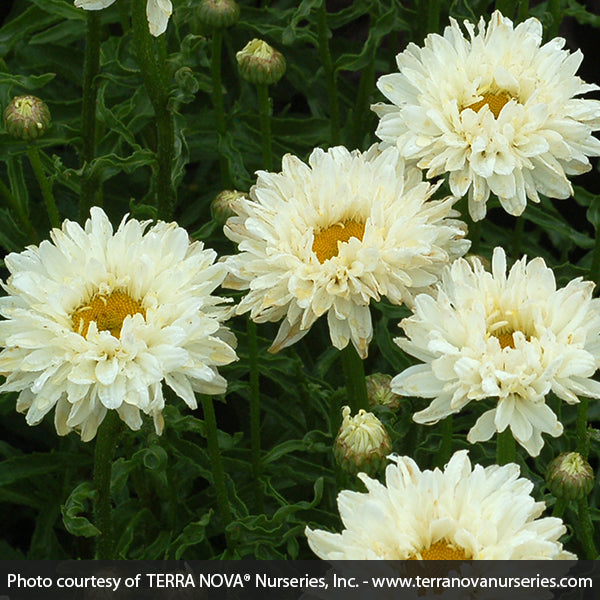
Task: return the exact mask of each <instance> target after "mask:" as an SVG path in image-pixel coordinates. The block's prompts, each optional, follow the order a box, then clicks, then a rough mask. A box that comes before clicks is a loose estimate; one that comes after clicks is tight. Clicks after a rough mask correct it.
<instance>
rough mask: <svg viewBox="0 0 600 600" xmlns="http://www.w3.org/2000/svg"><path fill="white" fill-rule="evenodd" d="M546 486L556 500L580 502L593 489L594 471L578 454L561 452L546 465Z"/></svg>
mask: <svg viewBox="0 0 600 600" xmlns="http://www.w3.org/2000/svg"><path fill="white" fill-rule="evenodd" d="M546 484H547V485H548V488H549V489H550V491H551V492H552V493H553V494H554V495H555V496H556V497H557V498H564V499H565V500H580V499H581V498H585V497H586V496H587V495H588V494H589V493H590V492H591V491H592V488H593V487H594V471H592V467H590V465H589V463H588V462H587V461H586V460H585V459H584V458H583V456H581V454H579V452H563V453H562V454H559V455H558V456H557V457H556V458H555V459H554V460H553V461H552V462H551V463H550V464H549V465H548V468H547V469H546Z"/></svg>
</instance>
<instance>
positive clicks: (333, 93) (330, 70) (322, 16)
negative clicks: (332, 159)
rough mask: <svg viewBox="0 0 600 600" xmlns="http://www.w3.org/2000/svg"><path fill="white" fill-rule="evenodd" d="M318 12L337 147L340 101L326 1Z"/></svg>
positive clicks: (333, 138) (322, 60) (330, 121)
mask: <svg viewBox="0 0 600 600" xmlns="http://www.w3.org/2000/svg"><path fill="white" fill-rule="evenodd" d="M317 11H318V12H317V27H318V40H319V54H320V56H321V63H322V64H323V69H324V70H325V77H326V79H327V96H328V98H329V113H330V114H329V123H330V126H331V143H332V144H333V145H337V144H339V143H340V107H339V101H338V89H337V78H336V72H335V69H334V66H333V61H332V59H331V52H330V50H329V38H330V37H331V31H330V30H329V27H328V26H327V7H326V2H325V0H322V1H321V5H320V6H319V8H318V9H317Z"/></svg>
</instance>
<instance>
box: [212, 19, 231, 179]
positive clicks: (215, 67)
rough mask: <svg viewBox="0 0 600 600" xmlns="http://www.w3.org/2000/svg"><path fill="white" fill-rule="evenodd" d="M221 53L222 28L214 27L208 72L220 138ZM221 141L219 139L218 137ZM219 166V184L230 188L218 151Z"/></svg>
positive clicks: (223, 126)
mask: <svg viewBox="0 0 600 600" xmlns="http://www.w3.org/2000/svg"><path fill="white" fill-rule="evenodd" d="M222 53H223V30H222V29H220V28H216V29H215V30H214V31H213V44H212V55H211V62H210V73H211V76H212V100H213V106H214V108H215V118H216V122H217V134H218V135H219V138H222V137H223V136H224V135H225V133H226V127H227V126H226V122H225V108H224V102H223V80H222V74H221V56H222ZM219 142H221V139H219ZM219 167H220V169H221V184H222V185H223V187H224V188H226V189H227V188H230V187H231V186H232V185H233V183H232V181H231V174H230V172H229V163H228V162H227V159H226V158H225V157H224V156H223V154H222V153H219Z"/></svg>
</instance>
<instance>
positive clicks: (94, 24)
mask: <svg viewBox="0 0 600 600" xmlns="http://www.w3.org/2000/svg"><path fill="white" fill-rule="evenodd" d="M86 17H87V33H86V41H85V57H84V61H83V96H82V102H81V137H82V139H83V145H82V148H81V162H82V163H83V164H82V167H83V169H82V170H83V176H82V181H81V196H80V197H79V218H80V219H82V220H83V219H84V218H86V217H87V216H88V214H89V212H90V209H91V208H92V206H94V205H97V204H99V198H98V196H99V194H98V192H99V190H97V189H96V182H97V180H96V178H95V177H94V176H93V174H92V173H91V169H90V163H91V162H92V160H93V159H94V157H95V155H96V97H97V95H98V81H97V76H98V72H99V70H100V15H99V13H98V12H97V11H95V10H90V11H87V15H86Z"/></svg>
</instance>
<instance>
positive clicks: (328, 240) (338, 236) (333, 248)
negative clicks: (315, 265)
mask: <svg viewBox="0 0 600 600" xmlns="http://www.w3.org/2000/svg"><path fill="white" fill-rule="evenodd" d="M364 234H365V226H364V225H363V224H362V223H359V222H358V221H352V220H349V221H344V222H343V223H336V224H335V225H332V226H331V227H327V229H321V231H319V232H318V233H315V238H314V241H313V245H312V250H313V252H314V253H315V254H316V255H317V258H318V259H319V262H320V263H324V262H325V261H326V260H328V259H330V258H333V257H334V256H337V255H338V252H339V246H338V242H347V241H348V240H349V239H350V238H353V237H354V238H358V239H359V240H361V241H362V239H363V235H364Z"/></svg>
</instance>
